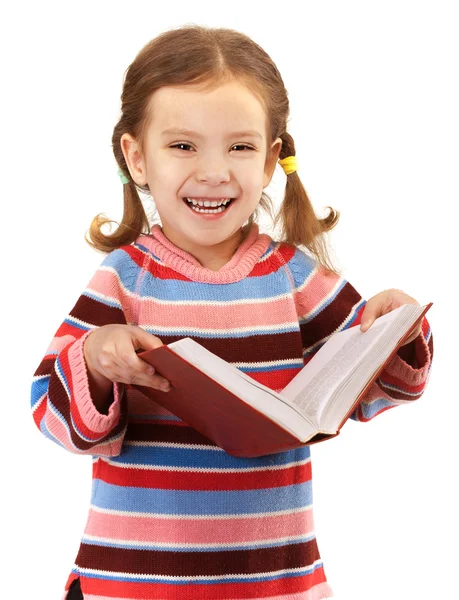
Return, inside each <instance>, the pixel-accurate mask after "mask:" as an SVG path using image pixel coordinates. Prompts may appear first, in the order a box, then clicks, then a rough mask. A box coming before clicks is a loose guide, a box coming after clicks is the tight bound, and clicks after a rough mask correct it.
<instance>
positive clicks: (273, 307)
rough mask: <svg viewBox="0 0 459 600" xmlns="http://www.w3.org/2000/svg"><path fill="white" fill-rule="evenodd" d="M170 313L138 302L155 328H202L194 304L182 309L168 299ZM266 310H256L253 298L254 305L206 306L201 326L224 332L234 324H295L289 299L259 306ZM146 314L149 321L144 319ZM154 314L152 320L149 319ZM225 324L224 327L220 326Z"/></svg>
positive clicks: (152, 303) (150, 301)
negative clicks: (229, 325)
mask: <svg viewBox="0 0 459 600" xmlns="http://www.w3.org/2000/svg"><path fill="white" fill-rule="evenodd" d="M168 304H169V305H170V306H171V310H159V308H162V307H158V304H157V303H156V302H155V301H154V299H151V298H148V299H147V298H146V299H144V300H142V311H144V312H143V314H144V315H145V317H144V318H145V319H146V320H149V321H151V322H152V323H153V322H154V323H155V325H156V326H158V327H177V323H186V324H187V327H196V328H198V329H202V327H203V321H202V312H201V310H200V307H199V306H198V303H197V302H196V304H194V303H192V302H190V303H187V305H186V306H183V305H182V306H181V305H179V304H177V305H174V301H173V299H170V300H168ZM263 304H264V306H265V307H266V310H263V309H262V310H260V308H261V300H258V299H256V303H255V304H254V303H253V302H247V303H244V302H243V301H241V302H240V303H239V302H238V303H234V304H232V303H231V302H225V303H224V304H223V305H219V304H212V310H209V304H208V303H207V304H206V305H205V306H204V308H203V310H205V312H206V322H205V326H206V328H209V329H218V330H220V329H224V328H225V327H226V324H228V323H237V324H238V327H246V326H250V327H251V328H255V327H257V326H262V327H266V326H269V325H279V324H284V323H287V322H288V323H290V322H292V321H293V322H297V321H298V317H297V314H296V310H295V305H294V304H293V303H292V301H291V298H290V297H285V298H279V299H277V300H273V301H272V302H267V303H263ZM148 315H151V318H150V319H148ZM153 315H154V318H153ZM222 324H225V326H222Z"/></svg>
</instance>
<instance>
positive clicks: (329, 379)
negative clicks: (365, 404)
mask: <svg viewBox="0 0 459 600" xmlns="http://www.w3.org/2000/svg"><path fill="white" fill-rule="evenodd" d="M386 327H387V324H385V323H378V324H376V322H375V323H374V324H373V325H372V326H371V327H370V329H368V330H367V331H366V332H365V333H362V332H361V331H360V328H359V327H351V328H350V329H347V330H345V331H344V332H340V333H338V334H335V335H334V336H333V338H330V340H329V341H330V342H331V341H332V340H333V344H331V348H330V347H329V344H327V348H326V350H327V351H326V352H324V353H322V356H320V357H319V352H320V351H321V350H323V349H325V346H322V348H321V349H320V350H319V352H318V353H317V354H316V355H315V356H314V357H313V358H312V359H311V361H310V362H309V363H308V365H306V366H307V367H308V370H307V371H306V370H305V371H303V370H302V371H300V373H302V374H303V376H302V377H301V378H298V379H296V377H298V375H297V376H296V377H295V379H296V381H295V382H294V380H292V381H291V382H290V383H289V384H288V386H287V387H286V388H285V389H284V390H282V395H284V396H286V397H288V398H290V399H291V400H292V402H293V403H294V404H295V405H296V406H298V407H299V408H301V410H303V411H305V412H306V413H308V414H309V415H310V416H311V418H314V421H315V422H316V423H317V424H318V423H319V422H320V420H321V416H322V412H323V411H324V409H325V407H326V406H327V404H328V402H329V401H330V398H331V397H332V395H333V392H334V391H335V390H336V389H337V388H338V387H339V386H340V384H341V383H342V382H343V381H344V380H345V379H346V377H348V376H349V371H350V370H351V369H352V368H353V367H354V366H355V364H356V362H357V361H358V360H362V359H363V358H364V356H365V354H367V353H368V352H369V351H370V350H371V348H372V347H373V345H374V344H375V343H376V341H377V340H378V339H379V337H380V336H381V334H382V332H383V331H384V329H385V328H386ZM341 333H343V334H345V335H341ZM316 358H319V359H318V360H317V361H316V360H315V359H316ZM313 361H315V364H314V365H312V362H313ZM311 365H312V368H311V370H309V367H310V366H311ZM292 384H293V385H292ZM350 403H352V398H350Z"/></svg>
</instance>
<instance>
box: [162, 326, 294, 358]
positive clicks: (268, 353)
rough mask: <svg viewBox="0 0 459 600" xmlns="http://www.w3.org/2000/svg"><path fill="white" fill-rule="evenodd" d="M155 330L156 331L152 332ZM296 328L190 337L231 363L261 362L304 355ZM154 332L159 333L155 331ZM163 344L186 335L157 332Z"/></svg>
mask: <svg viewBox="0 0 459 600" xmlns="http://www.w3.org/2000/svg"><path fill="white" fill-rule="evenodd" d="M153 333H154V332H153ZM298 333H299V332H298V330H297V331H290V332H287V333H269V334H266V335H249V336H247V337H241V338H214V339H210V338H201V337H199V336H193V335H190V336H189V337H190V338H192V339H193V340H195V341H196V342H198V343H199V344H201V346H204V348H207V350H209V351H210V352H213V353H214V354H216V355H217V356H219V357H220V358H223V360H226V361H227V362H230V363H239V362H258V361H259V360H260V359H262V360H263V361H275V360H288V359H295V360H298V356H302V353H303V349H302V348H301V340H300V337H299V335H298ZM154 335H157V334H155V333H154ZM158 337H159V338H160V339H161V341H162V342H163V344H170V343H171V342H176V341H177V340H180V339H182V338H183V335H174V336H169V335H164V334H158Z"/></svg>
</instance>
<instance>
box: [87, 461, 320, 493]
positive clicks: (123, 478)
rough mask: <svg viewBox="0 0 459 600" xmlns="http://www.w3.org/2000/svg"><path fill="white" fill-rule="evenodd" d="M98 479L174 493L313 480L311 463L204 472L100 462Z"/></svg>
mask: <svg viewBox="0 0 459 600" xmlns="http://www.w3.org/2000/svg"><path fill="white" fill-rule="evenodd" d="M94 478H96V479H101V480H102V481H105V482H106V483H110V484H112V485H119V486H123V487H137V488H155V489H174V490H191V491H198V490H212V491H218V490H252V489H263V488H275V487H284V486H288V485H295V484H299V483H304V482H305V481H310V480H311V463H310V462H308V463H306V464H304V465H301V466H298V465H297V466H292V467H287V468H286V469H282V470H273V471H271V472H270V471H249V472H240V473H239V472H238V473H203V472H202V471H198V472H187V471H167V470H165V469H164V470H163V469H161V470H149V469H136V468H128V467H118V466H115V465H113V464H111V463H107V462H106V461H105V460H102V459H100V460H99V461H98V463H97V465H95V467H94Z"/></svg>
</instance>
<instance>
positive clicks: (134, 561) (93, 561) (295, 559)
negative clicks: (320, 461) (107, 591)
mask: <svg viewBox="0 0 459 600" xmlns="http://www.w3.org/2000/svg"><path fill="white" fill-rule="evenodd" d="M223 526H224V525H223V524H222V527H223ZM319 558H320V554H319V550H318V548H317V543H316V540H315V538H314V539H313V540H311V541H309V542H305V543H302V544H289V545H286V546H282V547H281V549H279V546H278V547H273V548H259V549H256V550H225V551H216V552H177V551H159V550H127V549H124V548H112V547H108V546H101V545H92V544H84V543H82V544H81V546H80V551H79V553H78V556H77V559H76V564H77V566H79V567H81V568H82V569H96V570H101V571H109V572H121V573H132V574H145V575H166V576H168V575H170V576H176V577H193V576H199V575H204V576H211V575H225V574H228V573H235V574H257V573H265V572H267V571H268V572H269V571H278V570H281V569H296V568H301V567H305V566H307V565H310V564H312V563H313V562H314V561H316V560H317V559H319Z"/></svg>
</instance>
